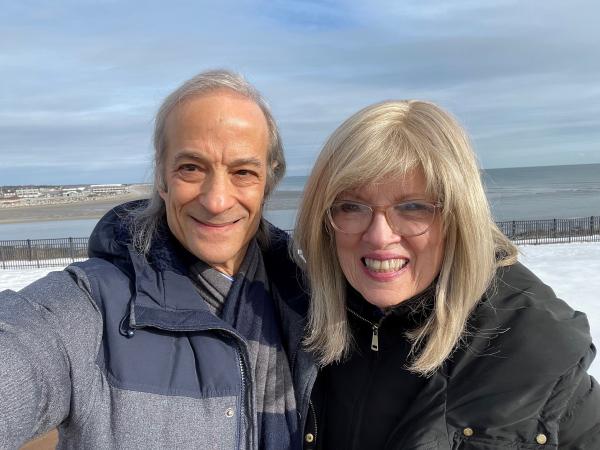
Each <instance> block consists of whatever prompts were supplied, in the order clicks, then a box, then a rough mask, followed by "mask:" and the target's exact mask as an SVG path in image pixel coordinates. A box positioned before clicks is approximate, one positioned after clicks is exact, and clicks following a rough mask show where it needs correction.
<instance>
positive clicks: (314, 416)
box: [308, 400, 318, 445]
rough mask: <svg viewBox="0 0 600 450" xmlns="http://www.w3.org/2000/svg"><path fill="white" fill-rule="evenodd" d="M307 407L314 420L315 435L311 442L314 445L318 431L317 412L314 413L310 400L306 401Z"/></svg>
mask: <svg viewBox="0 0 600 450" xmlns="http://www.w3.org/2000/svg"><path fill="white" fill-rule="evenodd" d="M308 406H309V407H310V410H311V412H312V415H313V418H314V422H313V424H314V426H315V433H314V440H313V442H314V443H315V445H316V443H317V431H318V428H317V412H316V411H315V406H314V405H313V402H312V400H309V401H308Z"/></svg>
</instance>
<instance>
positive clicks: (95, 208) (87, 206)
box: [0, 191, 302, 225]
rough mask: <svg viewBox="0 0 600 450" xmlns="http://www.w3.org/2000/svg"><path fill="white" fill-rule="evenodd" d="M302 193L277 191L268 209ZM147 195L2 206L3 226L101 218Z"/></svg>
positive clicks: (290, 204)
mask: <svg viewBox="0 0 600 450" xmlns="http://www.w3.org/2000/svg"><path fill="white" fill-rule="evenodd" d="M301 195H302V191H280V192H275V193H273V195H272V196H271V198H270V199H269V200H268V202H267V203H266V205H265V209H266V210H270V211H277V210H287V209H296V208H297V206H298V203H299V199H300V197H301ZM143 198H147V197H146V196H139V195H129V196H119V197H118V198H117V197H115V198H110V199H102V200H94V201H81V202H72V203H57V204H54V205H32V206H15V207H10V208H0V225H4V224H18V223H33V222H55V221H64V220H87V219H100V218H101V217H102V216H103V215H104V214H106V212H108V211H109V210H110V209H112V208H114V207H115V206H118V205H120V204H122V203H125V202H128V201H133V200H140V199H143Z"/></svg>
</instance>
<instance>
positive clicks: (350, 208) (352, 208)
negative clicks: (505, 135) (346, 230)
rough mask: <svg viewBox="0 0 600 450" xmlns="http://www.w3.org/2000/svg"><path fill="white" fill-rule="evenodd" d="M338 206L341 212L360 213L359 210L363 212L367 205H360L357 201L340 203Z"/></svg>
mask: <svg viewBox="0 0 600 450" xmlns="http://www.w3.org/2000/svg"><path fill="white" fill-rule="evenodd" d="M338 208H339V210H340V211H341V212H344V213H359V212H363V210H364V209H365V207H364V206H363V205H359V204H357V203H350V202H348V203H340V204H339V205H338Z"/></svg>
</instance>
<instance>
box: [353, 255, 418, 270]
mask: <svg viewBox="0 0 600 450" xmlns="http://www.w3.org/2000/svg"><path fill="white" fill-rule="evenodd" d="M363 261H364V263H365V266H367V268H368V269H369V270H373V271H374V272H396V271H398V270H400V269H402V268H403V267H404V266H405V265H406V264H408V260H407V259H399V258H398V259H383V260H381V259H371V258H363Z"/></svg>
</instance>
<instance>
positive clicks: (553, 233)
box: [552, 219, 556, 239]
mask: <svg viewBox="0 0 600 450" xmlns="http://www.w3.org/2000/svg"><path fill="white" fill-rule="evenodd" d="M552 237H553V238H554V239H556V219H552Z"/></svg>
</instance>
